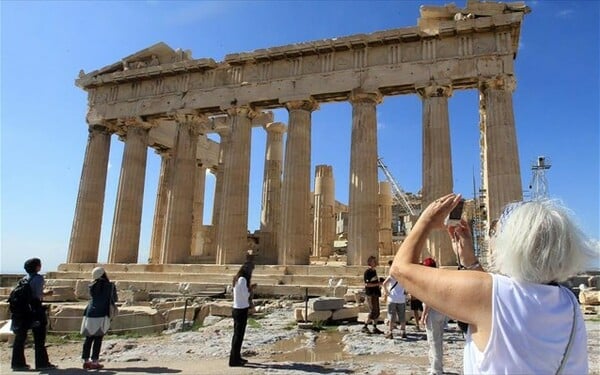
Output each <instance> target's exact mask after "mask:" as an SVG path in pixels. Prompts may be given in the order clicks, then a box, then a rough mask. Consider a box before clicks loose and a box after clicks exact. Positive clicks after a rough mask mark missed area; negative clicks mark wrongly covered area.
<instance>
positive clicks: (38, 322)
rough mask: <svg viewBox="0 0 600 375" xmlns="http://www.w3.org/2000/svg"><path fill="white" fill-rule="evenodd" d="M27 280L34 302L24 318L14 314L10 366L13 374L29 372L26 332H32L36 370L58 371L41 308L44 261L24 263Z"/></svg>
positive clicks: (32, 259)
mask: <svg viewBox="0 0 600 375" xmlns="http://www.w3.org/2000/svg"><path fill="white" fill-rule="evenodd" d="M24 268H25V272H27V276H25V279H26V280H27V282H28V283H29V286H30V287H31V300H30V303H29V307H30V309H29V311H27V313H23V314H14V313H13V314H11V319H12V321H11V330H12V331H13V332H14V334H15V341H14V343H13V350H12V358H11V363H10V366H11V368H12V369H13V371H28V370H29V366H28V365H27V362H26V361H25V341H26V340H27V331H29V329H31V331H32V332H33V342H34V348H35V369H36V370H49V369H53V368H56V366H55V365H53V364H52V363H50V360H49V359H48V352H47V350H46V326H47V325H48V318H47V316H46V307H45V306H43V305H42V301H43V300H44V295H47V294H51V292H48V293H44V277H43V276H42V275H40V274H39V272H40V271H41V269H42V261H41V260H40V259H39V258H31V259H28V260H26V261H25V264H24Z"/></svg>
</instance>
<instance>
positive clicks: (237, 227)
mask: <svg viewBox="0 0 600 375" xmlns="http://www.w3.org/2000/svg"><path fill="white" fill-rule="evenodd" d="M227 115H228V116H229V123H230V128H231V143H230V145H229V147H230V150H231V152H226V153H225V154H224V162H223V190H222V192H221V197H220V213H219V223H218V229H217V264H237V263H244V261H245V260H246V254H247V252H246V250H247V242H248V194H249V191H250V187H249V186H250V137H251V134H252V117H254V116H255V115H256V112H254V111H253V110H252V109H250V108H249V107H235V108H230V109H229V110H228V111H227Z"/></svg>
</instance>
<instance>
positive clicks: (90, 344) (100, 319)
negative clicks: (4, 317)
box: [11, 258, 118, 371]
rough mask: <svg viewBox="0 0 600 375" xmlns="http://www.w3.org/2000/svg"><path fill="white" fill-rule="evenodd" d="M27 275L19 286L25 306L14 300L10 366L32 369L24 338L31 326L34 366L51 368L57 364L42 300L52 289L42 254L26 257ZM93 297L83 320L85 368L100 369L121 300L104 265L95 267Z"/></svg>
mask: <svg viewBox="0 0 600 375" xmlns="http://www.w3.org/2000/svg"><path fill="white" fill-rule="evenodd" d="M24 268H25V272H27V276H25V277H24V278H23V279H22V280H21V281H20V282H19V284H20V286H19V287H18V288H21V287H22V288H23V289H22V290H23V292H21V297H23V299H24V301H23V302H22V306H23V307H24V308H15V307H13V306H12V304H11V330H12V331H13V332H14V334H15V340H14V343H13V350H12V357H11V369H12V370H13V371H29V370H30V366H29V365H28V364H27V361H26V358H25V341H26V340H27V333H28V331H29V330H30V329H31V331H32V333H33V340H34V351H35V369H36V370H51V369H55V368H56V367H57V366H56V365H54V364H52V363H50V360H49V359H48V352H47V350H46V332H47V326H48V315H47V312H46V308H47V307H46V306H45V305H43V304H42V302H43V298H44V296H45V295H51V294H52V291H48V292H45V291H44V282H45V281H44V277H43V276H42V275H40V274H39V272H40V270H41V269H42V262H41V260H40V259H39V258H31V259H28V260H27V261H25V265H24ZM89 293H90V300H89V302H88V304H87V306H86V308H85V310H84V313H83V315H84V316H83V319H82V323H81V334H82V335H83V336H84V337H85V339H84V343H83V350H82V360H83V368H84V369H85V370H98V369H102V368H103V367H104V366H103V365H102V364H101V363H100V362H99V358H100V349H101V346H102V339H103V337H104V335H105V334H106V333H107V332H108V330H109V329H110V323H111V318H112V316H111V311H114V308H111V306H115V303H116V301H118V296H117V289H116V287H115V285H114V283H112V282H110V280H109V279H108V276H107V275H106V272H105V271H104V269H103V268H102V267H96V268H94V269H93V270H92V283H91V284H90V285H89Z"/></svg>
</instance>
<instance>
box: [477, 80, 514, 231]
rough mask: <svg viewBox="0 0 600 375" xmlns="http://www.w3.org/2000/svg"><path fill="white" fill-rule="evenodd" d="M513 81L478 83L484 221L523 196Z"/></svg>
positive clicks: (494, 216) (485, 81) (497, 215)
mask: <svg viewBox="0 0 600 375" xmlns="http://www.w3.org/2000/svg"><path fill="white" fill-rule="evenodd" d="M515 87H516V82H515V79H514V77H512V76H503V77H497V78H493V79H487V80H482V81H481V82H480V102H481V104H480V107H481V108H482V110H483V111H484V112H485V114H484V116H482V119H484V121H483V124H482V125H483V126H482V127H481V128H482V131H483V133H484V139H485V141H484V145H483V146H484V150H482V151H483V152H482V154H483V155H484V161H483V165H484V170H485V172H484V177H485V179H484V188H485V189H486V190H487V192H486V195H485V197H486V198H485V204H486V207H487V220H488V223H489V222H490V221H491V220H494V219H496V218H498V217H499V216H500V213H501V210H502V207H504V206H505V205H506V204H507V203H510V202H515V201H520V200H522V199H523V191H522V186H521V169H520V166H519V151H518V148H517V135H516V130H515V118H514V112H513V102H512V92H513V91H514V90H515Z"/></svg>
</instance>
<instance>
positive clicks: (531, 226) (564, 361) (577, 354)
mask: <svg viewBox="0 0 600 375" xmlns="http://www.w3.org/2000/svg"><path fill="white" fill-rule="evenodd" d="M460 199H461V197H460V195H456V194H448V195H446V196H444V197H442V198H440V199H437V200H436V201H434V202H432V203H431V204H430V205H429V206H428V207H427V208H426V209H425V210H424V211H423V213H422V214H421V217H420V218H419V220H418V221H417V223H416V225H415V226H414V227H413V229H412V231H411V232H410V234H409V235H408V236H407V238H406V240H405V241H404V242H403V243H402V246H401V247H400V249H399V250H398V253H397V254H396V257H395V259H394V263H393V264H392V269H391V274H392V276H394V277H395V278H396V280H398V281H399V282H400V283H402V285H404V286H405V288H406V289H407V291H409V292H410V293H411V294H413V295H415V296H417V297H418V298H419V299H421V300H423V302H425V303H426V304H427V305H429V306H431V307H432V308H434V309H436V310H438V311H440V312H442V313H444V314H446V315H448V316H450V317H452V318H454V319H458V320H461V321H464V322H467V323H469V329H468V332H467V335H466V342H465V351H464V373H465V374H557V373H561V371H562V372H564V373H565V374H586V373H588V357H587V337H586V331H585V325H584V321H583V316H582V314H581V311H580V309H579V306H578V304H577V300H576V299H575V297H574V295H573V293H571V291H569V290H568V289H567V288H564V287H561V286H559V285H558V283H559V282H561V281H565V280H566V279H567V278H568V277H569V276H573V275H576V274H577V273H579V272H581V271H584V270H585V266H586V264H588V263H587V262H588V260H589V259H590V257H593V256H594V255H595V256H597V254H593V252H594V253H597V249H595V250H593V252H592V249H591V248H590V247H589V246H588V245H587V244H588V243H587V242H586V241H585V238H584V236H583V234H582V232H581V231H580V230H579V229H578V228H577V226H576V225H575V224H574V223H573V221H572V220H571V218H570V217H569V215H568V213H567V211H566V209H564V208H563V207H561V206H560V205H558V204H557V203H555V202H553V201H548V200H542V201H533V202H526V203H518V204H512V205H509V206H507V208H505V210H504V213H503V214H502V216H501V217H500V219H499V221H498V224H497V228H495V233H493V239H492V241H491V242H492V243H491V256H492V265H493V268H494V270H495V271H496V272H497V273H487V272H473V271H483V269H482V268H481V265H480V264H479V262H478V260H477V259H476V257H475V255H474V252H473V245H472V241H471V233H470V231H469V228H468V226H467V223H466V222H465V221H462V222H461V223H460V224H459V225H458V226H455V227H451V228H448V231H449V233H450V235H451V237H452V239H453V242H454V244H455V246H453V247H454V249H455V251H456V252H457V256H458V260H459V262H460V263H461V264H462V265H463V268H464V269H465V270H461V271H457V270H449V269H439V268H438V269H436V268H430V267H423V266H421V265H419V264H418V262H419V257H420V254H421V250H422V249H423V247H424V245H425V241H426V239H427V236H428V235H429V233H430V232H431V231H432V230H434V229H444V227H445V224H444V220H445V218H446V217H447V216H448V214H449V213H450V211H451V210H452V209H453V208H454V207H455V206H456V205H457V203H458V202H459V200H460Z"/></svg>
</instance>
